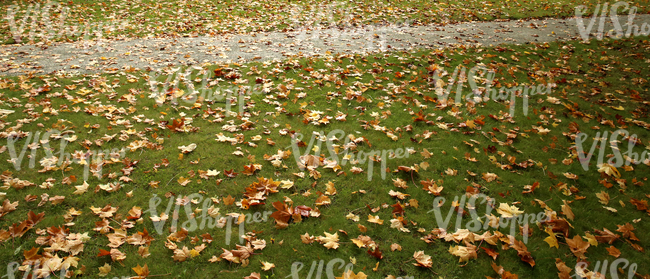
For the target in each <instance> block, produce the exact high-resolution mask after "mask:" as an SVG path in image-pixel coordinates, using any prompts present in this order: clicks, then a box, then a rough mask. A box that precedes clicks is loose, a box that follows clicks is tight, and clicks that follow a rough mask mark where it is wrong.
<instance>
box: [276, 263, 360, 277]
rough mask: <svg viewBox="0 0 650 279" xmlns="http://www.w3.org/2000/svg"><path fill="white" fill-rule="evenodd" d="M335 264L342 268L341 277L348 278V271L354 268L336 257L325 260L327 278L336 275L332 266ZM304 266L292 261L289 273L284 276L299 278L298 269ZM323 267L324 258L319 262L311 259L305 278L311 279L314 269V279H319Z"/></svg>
mask: <svg viewBox="0 0 650 279" xmlns="http://www.w3.org/2000/svg"><path fill="white" fill-rule="evenodd" d="M337 265H338V266H339V267H338V269H343V278H349V277H350V276H349V275H350V272H352V268H354V264H352V263H348V264H347V265H346V264H345V260H343V259H339V258H336V259H333V260H330V261H329V262H327V267H326V268H325V274H326V275H327V279H334V278H337V277H338V276H335V274H334V268H335V267H336V266H337ZM304 266H305V264H304V263H302V262H294V263H293V264H291V275H287V276H285V277H284V278H289V277H291V279H300V271H301V270H302V268H303V267H304ZM317 266H318V270H316V267H317ZM324 267H325V261H324V260H320V262H316V261H313V262H312V264H311V268H310V269H309V273H308V274H307V277H306V278H307V279H311V278H312V275H313V274H314V271H316V279H320V278H321V275H322V274H323V268H324ZM346 275H348V276H346ZM303 278H305V277H303Z"/></svg>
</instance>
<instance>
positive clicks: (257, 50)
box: [0, 15, 650, 75]
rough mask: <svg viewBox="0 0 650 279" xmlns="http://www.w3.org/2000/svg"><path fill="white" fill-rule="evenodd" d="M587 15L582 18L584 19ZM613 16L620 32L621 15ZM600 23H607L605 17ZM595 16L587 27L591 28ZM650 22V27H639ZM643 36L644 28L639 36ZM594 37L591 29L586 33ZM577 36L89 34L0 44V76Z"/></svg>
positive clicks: (534, 27)
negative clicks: (71, 39)
mask: <svg viewBox="0 0 650 279" xmlns="http://www.w3.org/2000/svg"><path fill="white" fill-rule="evenodd" d="M590 20H591V18H585V19H583V21H584V24H588V23H589V22H590ZM618 20H619V22H620V23H621V26H622V27H623V30H624V31H627V29H628V28H627V21H628V16H627V15H626V16H620V17H619V19H618ZM604 22H605V25H604V28H603V29H602V30H604V32H605V33H606V32H607V31H608V30H611V29H613V28H614V27H613V24H612V20H611V19H610V18H609V17H607V18H605V20H604ZM634 24H635V25H637V26H639V27H640V29H642V28H641V27H643V25H644V24H645V25H650V15H636V17H635V18H634ZM598 29H599V19H598V18H597V19H596V22H595V24H594V26H593V29H592V33H597V32H598ZM645 29H646V30H647V29H650V28H645ZM645 37H646V38H647V34H646V35H645ZM591 38H592V39H595V35H592V36H591ZM576 39H581V37H580V33H579V28H578V24H577V21H576V19H575V18H567V19H544V20H517V21H492V22H468V23H462V24H454V25H446V26H443V25H429V26H416V27H407V26H384V27H374V26H367V27H364V28H356V29H345V30H339V29H322V30H311V31H305V30H300V31H294V32H270V33H257V34H246V35H223V36H214V37H213V36H202V37H193V38H190V37H185V38H175V39H131V40H124V41H106V40H93V41H86V42H75V43H57V44H53V45H49V46H45V45H43V44H41V45H38V44H36V45H4V46H0V75H22V74H25V73H28V72H32V73H38V74H49V73H53V72H59V73H60V74H63V73H65V74H80V73H81V74H83V73H101V72H115V71H118V70H123V69H125V68H128V67H134V68H138V69H160V68H163V67H167V66H179V65H193V64H201V63H206V62H209V63H213V64H214V63H219V62H222V63H232V62H237V63H242V62H246V61H251V60H261V61H265V60H273V59H285V58H287V57H295V56H319V55H324V54H326V53H327V52H328V51H329V52H330V53H369V52H377V51H394V50H409V49H415V48H427V49H438V48H445V47H458V46H459V45H465V46H477V45H482V46H490V45H498V44H524V43H529V42H535V43H540V42H550V41H556V40H576Z"/></svg>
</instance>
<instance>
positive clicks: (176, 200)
mask: <svg viewBox="0 0 650 279" xmlns="http://www.w3.org/2000/svg"><path fill="white" fill-rule="evenodd" d="M168 199H169V201H168V202H167V207H166V208H165V209H164V211H163V212H160V213H158V206H159V205H160V204H161V203H162V202H163V200H162V198H160V197H159V196H158V195H154V196H153V197H152V198H151V199H149V210H148V212H149V213H150V215H151V217H150V219H151V220H152V221H153V223H154V229H155V230H156V232H157V233H158V234H159V235H162V234H163V233H165V230H164V229H165V224H166V223H167V221H170V223H171V224H170V225H171V226H170V227H169V230H170V231H172V232H175V231H177V230H178V229H179V227H178V226H179V222H181V223H180V227H181V228H183V229H185V230H187V231H188V232H193V231H196V230H203V229H213V228H215V227H216V228H220V229H221V228H224V227H225V228H226V231H225V234H226V235H225V241H226V242H225V244H226V245H230V238H231V236H232V225H233V222H234V224H235V225H238V226H239V233H238V237H239V243H240V244H243V243H244V236H245V235H246V232H245V224H246V223H248V224H251V223H253V222H255V223H261V222H266V221H267V220H268V216H270V215H271V214H273V212H272V211H264V212H255V213H253V214H251V213H246V214H241V213H228V214H226V215H225V216H223V215H222V214H221V213H220V212H219V208H217V207H215V204H216V203H215V201H216V199H215V198H209V197H205V196H204V195H203V194H199V193H193V194H190V195H189V196H184V197H177V196H170V197H169V198H168ZM201 203H202V204H201ZM193 204H201V208H200V209H199V208H197V209H192V205H193ZM181 206H182V207H183V211H184V212H185V217H186V218H183V219H181V215H180V214H181ZM172 208H173V209H174V210H173V211H172ZM199 213H200V215H198V216H197V214H199ZM169 218H171V220H169ZM199 221H200V223H199Z"/></svg>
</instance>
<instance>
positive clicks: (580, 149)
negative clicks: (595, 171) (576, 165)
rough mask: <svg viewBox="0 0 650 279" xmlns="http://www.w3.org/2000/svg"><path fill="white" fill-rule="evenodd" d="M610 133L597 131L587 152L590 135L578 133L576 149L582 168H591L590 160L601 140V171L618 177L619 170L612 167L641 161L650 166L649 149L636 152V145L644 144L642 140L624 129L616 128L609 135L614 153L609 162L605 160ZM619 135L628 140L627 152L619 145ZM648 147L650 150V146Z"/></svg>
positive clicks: (599, 159) (599, 153) (599, 163)
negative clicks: (586, 147) (585, 146)
mask: <svg viewBox="0 0 650 279" xmlns="http://www.w3.org/2000/svg"><path fill="white" fill-rule="evenodd" d="M601 135H602V136H601ZM608 135H609V131H605V132H603V133H602V134H601V133H600V132H597V133H596V137H595V138H594V141H593V143H592V144H591V148H590V149H589V152H585V148H584V142H586V140H587V139H588V138H589V135H587V134H586V133H578V134H577V135H576V137H575V143H576V144H575V149H576V153H577V157H578V159H579V160H580V164H581V165H582V168H583V169H584V170H589V162H590V161H591V159H592V157H593V155H594V152H595V151H596V147H597V146H598V143H599V142H600V148H599V151H598V159H597V160H598V161H597V162H598V163H597V166H598V168H600V169H601V170H599V171H601V172H602V171H604V172H608V174H610V175H612V174H613V175H615V176H616V177H620V174H619V173H618V171H616V170H615V169H612V168H610V167H614V168H618V167H622V166H623V165H625V166H629V165H630V164H635V165H637V164H640V163H644V164H647V165H649V166H650V152H649V151H648V150H644V151H643V152H642V153H641V154H640V155H639V153H636V152H634V147H635V146H636V145H642V142H641V140H640V139H639V137H638V136H637V135H635V134H632V135H630V132H628V131H627V130H624V129H619V130H616V131H614V132H612V133H611V135H610V136H609V147H610V148H611V149H612V152H613V154H612V156H611V158H610V159H609V160H607V162H605V152H606V147H607V143H608V140H607V139H608ZM619 136H622V137H621V139H623V140H627V141H628V145H627V151H626V152H623V153H621V150H620V148H619V147H618V143H619V142H620V141H619V140H618V138H619ZM646 148H647V149H649V150H650V146H648V147H646Z"/></svg>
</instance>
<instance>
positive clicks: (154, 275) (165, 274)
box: [148, 272, 172, 277]
mask: <svg viewBox="0 0 650 279" xmlns="http://www.w3.org/2000/svg"><path fill="white" fill-rule="evenodd" d="M171 274H172V273H171V272H170V273H167V274H156V275H149V276H148V277H157V276H167V275H171Z"/></svg>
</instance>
